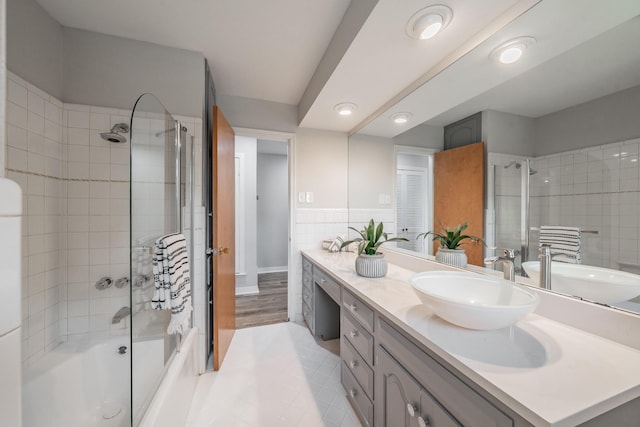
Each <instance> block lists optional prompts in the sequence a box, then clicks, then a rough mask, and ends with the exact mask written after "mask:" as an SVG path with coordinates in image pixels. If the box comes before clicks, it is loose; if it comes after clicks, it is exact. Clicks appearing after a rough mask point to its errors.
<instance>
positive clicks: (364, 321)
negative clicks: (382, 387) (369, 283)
mask: <svg viewBox="0 0 640 427" xmlns="http://www.w3.org/2000/svg"><path fill="white" fill-rule="evenodd" d="M341 305H342V310H341V317H340V329H341V340H340V359H341V363H342V385H343V387H344V388H345V390H346V391H347V398H348V399H349V401H350V402H351V404H352V405H353V407H354V408H355V410H356V411H357V412H358V414H359V415H360V419H361V420H362V422H363V423H364V425H365V426H367V427H373V420H374V414H373V402H374V397H375V396H374V363H373V348H374V338H373V325H374V323H373V319H374V312H373V310H372V309H371V308H370V307H369V306H367V305H366V304H365V303H363V302H362V301H361V300H360V299H358V298H357V297H356V296H355V295H353V294H352V293H351V292H349V291H347V290H345V289H343V290H342V304H341Z"/></svg>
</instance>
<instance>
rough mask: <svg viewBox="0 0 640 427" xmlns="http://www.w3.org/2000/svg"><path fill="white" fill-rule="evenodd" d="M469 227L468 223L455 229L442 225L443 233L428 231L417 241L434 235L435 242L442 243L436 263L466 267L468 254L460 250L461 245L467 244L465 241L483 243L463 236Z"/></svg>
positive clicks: (475, 238) (471, 237)
mask: <svg viewBox="0 0 640 427" xmlns="http://www.w3.org/2000/svg"><path fill="white" fill-rule="evenodd" d="M467 227H468V225H467V223H466V222H465V223H464V224H458V225H457V226H456V228H454V229H451V228H447V227H444V226H443V225H442V224H440V228H441V229H442V231H443V232H442V233H436V232H435V231H428V232H426V233H420V234H418V236H417V237H416V239H419V238H420V237H422V238H423V239H426V237H427V236H428V235H430V234H431V235H433V240H437V241H438V242H440V247H439V248H438V251H437V252H436V261H438V262H441V263H444V264H449V265H453V266H455V267H466V266H467V254H466V253H465V252H464V249H462V248H460V245H461V244H463V243H465V242H464V240H467V239H468V240H471V241H472V242H474V243H477V242H482V239H481V238H480V237H477V236H471V235H468V234H462V232H463V231H464V230H466V229H467ZM482 243H484V242H482Z"/></svg>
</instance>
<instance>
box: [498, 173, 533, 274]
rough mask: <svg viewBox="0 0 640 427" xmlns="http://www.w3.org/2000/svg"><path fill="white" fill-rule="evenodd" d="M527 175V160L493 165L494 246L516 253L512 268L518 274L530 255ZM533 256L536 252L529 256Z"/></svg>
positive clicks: (528, 178) (528, 183)
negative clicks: (513, 250) (514, 268)
mask: <svg viewBox="0 0 640 427" xmlns="http://www.w3.org/2000/svg"><path fill="white" fill-rule="evenodd" d="M533 173H535V172H533ZM531 174H532V169H531V167H530V164H529V160H518V161H511V162H508V163H506V164H494V165H493V185H494V188H493V194H494V196H493V197H494V198H493V204H494V209H495V244H496V246H497V247H499V248H509V249H515V250H516V251H518V252H517V254H518V255H517V256H516V259H515V267H516V272H517V273H519V274H521V273H522V268H521V265H522V262H524V261H527V260H529V259H530V257H531V256H532V255H531V251H530V247H531V246H530V236H531V234H530V233H531V226H530V210H531V207H530V194H529V192H530V176H531ZM534 252H535V251H534ZM536 254H537V252H535V253H534V254H533V256H535V255H536Z"/></svg>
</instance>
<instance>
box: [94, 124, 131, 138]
mask: <svg viewBox="0 0 640 427" xmlns="http://www.w3.org/2000/svg"><path fill="white" fill-rule="evenodd" d="M127 132H129V125H128V124H126V123H116V124H115V125H113V127H112V128H111V130H110V131H109V132H102V133H100V136H101V137H102V139H104V140H105V141H109V142H115V143H122V142H127V137H126V136H124V135H121V133H127Z"/></svg>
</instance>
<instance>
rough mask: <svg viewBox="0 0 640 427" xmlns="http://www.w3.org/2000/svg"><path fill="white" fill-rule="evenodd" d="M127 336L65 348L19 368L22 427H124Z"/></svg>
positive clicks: (127, 413) (127, 401)
mask: <svg viewBox="0 0 640 427" xmlns="http://www.w3.org/2000/svg"><path fill="white" fill-rule="evenodd" d="M130 354H131V352H130V349H129V338H128V337H127V336H123V337H118V338H110V339H109V340H108V341H106V342H100V343H95V342H94V343H92V342H84V343H65V344H62V345H60V346H58V347H57V348H55V349H54V350H52V351H50V352H48V353H46V354H45V355H44V356H43V357H42V358H41V359H40V360H38V361H37V362H36V363H35V364H34V365H32V366H30V367H28V368H25V371H24V373H23V381H22V422H23V427H45V426H46V427H62V426H65V427H89V426H100V427H125V426H129V425H130V418H131V415H130V414H131V412H130V410H129V408H130V399H129V394H130V389H131V387H130V380H129V378H130V375H129V371H130V360H131V359H130Z"/></svg>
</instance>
